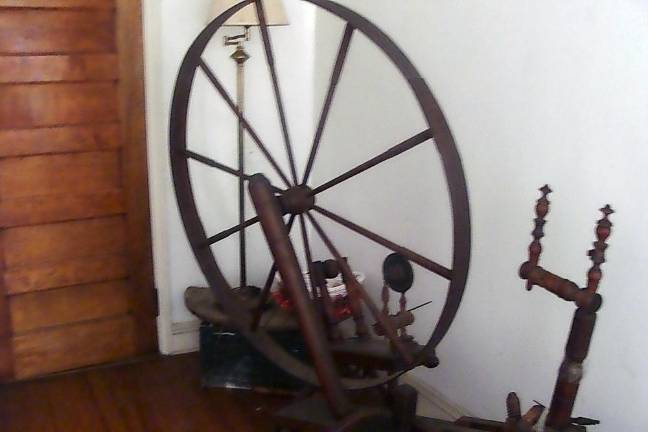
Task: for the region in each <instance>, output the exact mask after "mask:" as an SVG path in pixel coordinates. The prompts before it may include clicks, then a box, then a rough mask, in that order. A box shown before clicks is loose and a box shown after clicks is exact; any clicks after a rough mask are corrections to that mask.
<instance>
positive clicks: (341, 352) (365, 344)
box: [331, 338, 423, 370]
mask: <svg viewBox="0 0 648 432" xmlns="http://www.w3.org/2000/svg"><path fill="white" fill-rule="evenodd" d="M403 345H405V347H406V348H407V349H408V350H409V352H410V353H411V354H412V355H413V356H416V354H418V353H419V352H420V351H421V350H422V349H423V346H422V345H419V344H418V343H416V342H407V343H404V344H403ZM331 351H332V352H333V356H334V357H335V359H336V360H338V361H341V362H348V363H352V364H355V365H359V366H366V367H372V368H375V369H380V370H398V369H399V368H400V367H401V360H400V357H399V355H398V353H395V352H394V351H393V349H392V347H391V345H390V343H389V341H388V340H386V339H357V338H356V339H347V340H344V341H342V342H337V343H332V344H331Z"/></svg>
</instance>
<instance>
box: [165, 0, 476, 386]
mask: <svg viewBox="0 0 648 432" xmlns="http://www.w3.org/2000/svg"><path fill="white" fill-rule="evenodd" d="M301 1H305V2H307V3H311V4H314V5H315V6H317V7H320V8H322V9H323V10H326V11H328V12H330V13H331V14H333V15H335V16H337V17H338V18H340V19H342V20H343V21H344V22H346V23H347V26H346V29H345V33H344V36H343V38H342V43H341V46H340V51H339V52H338V61H337V62H336V66H335V67H334V72H333V77H332V80H331V85H330V87H333V93H331V88H329V95H328V96H327V101H326V102H325V106H324V109H323V113H322V118H321V119H324V123H325V121H326V117H327V115H328V110H329V109H330V107H331V103H332V100H333V94H334V91H335V89H334V87H335V85H336V84H337V83H336V82H335V81H336V80H337V79H339V74H340V72H341V69H342V66H341V65H342V64H343V62H344V58H343V59H342V63H341V64H340V58H341V56H342V55H343V56H344V57H346V51H347V50H348V46H349V43H350V42H351V36H352V35H353V33H354V32H355V31H359V32H361V33H362V34H364V35H365V36H366V37H367V38H368V39H369V40H371V41H372V42H373V43H374V44H375V45H376V46H377V47H378V48H379V49H380V50H381V51H382V52H383V53H384V54H385V55H386V56H387V57H388V58H389V59H390V60H391V61H392V63H393V64H394V65H395V66H396V67H397V68H398V70H399V72H400V73H401V75H402V76H403V78H404V79H405V80H406V81H407V82H408V84H409V86H410V88H411V90H412V92H413V94H414V96H415V98H416V100H417V102H418V104H419V106H420V109H421V111H422V113H423V114H424V116H425V119H426V122H427V124H428V126H429V129H428V130H427V131H423V132H422V133H419V134H417V135H414V136H413V137H412V138H410V139H409V140H406V141H405V142H403V143H400V144H399V145H397V146H394V147H393V148H392V149H390V150H392V151H393V152H398V151H400V153H396V155H399V154H401V153H403V152H405V151H407V150H409V149H410V148H413V147H415V146H417V145H419V144H422V143H424V142H429V141H431V142H432V143H433V144H435V145H436V149H437V151H438V153H439V155H440V157H441V160H442V163H443V169H444V174H445V178H446V181H447V185H448V193H449V195H450V202H451V207H452V208H451V210H452V219H453V258H452V269H451V270H449V269H445V268H443V267H442V266H438V265H437V264H436V263H434V262H432V261H430V260H427V259H426V258H425V257H421V256H418V258H420V260H418V261H415V262H416V263H417V264H419V265H423V266H424V267H426V268H427V269H428V270H429V271H432V272H434V273H437V274H442V275H444V277H446V279H448V280H449V287H448V294H447V296H446V300H445V304H444V307H443V310H442V312H441V316H440V318H439V321H438V322H437V325H436V327H435V328H434V331H433V332H432V335H431V337H430V338H429V340H428V342H427V343H426V345H425V348H424V349H423V351H422V352H421V353H420V357H419V359H417V360H416V361H415V362H414V363H413V365H412V367H414V366H415V365H416V364H417V363H418V362H419V361H420V359H422V358H424V357H425V356H426V355H429V354H431V353H433V352H434V350H435V348H436V347H437V345H438V344H439V343H440V341H441V340H442V339H443V337H444V336H445V335H446V334H447V331H448V329H449V327H450V325H451V324H452V321H453V320H454V318H455V316H456V313H457V310H458V308H459V304H460V303H461V299H462V297H463V292H464V288H465V284H466V280H467V274H468V266H469V260H470V247H471V244H470V212H469V202H468V192H467V188H466V181H465V176H464V172H463V167H462V164H461V159H460V156H459V153H458V151H457V149H456V146H455V143H454V139H453V137H452V133H451V132H450V129H449V127H448V125H447V122H446V120H445V118H444V116H443V113H442V111H441V109H440V107H439V105H438V103H437V102H436V100H435V98H434V96H433V95H432V93H431V91H430V89H429V88H428V86H427V84H426V83H425V81H424V80H423V78H421V77H420V75H419V73H418V72H417V70H416V68H415V67H414V66H413V64H412V63H411V62H410V61H409V59H408V58H407V57H406V56H405V55H404V53H403V52H402V51H401V50H400V48H398V47H397V46H396V44H395V43H394V42H393V41H392V40H391V39H390V38H389V37H388V36H387V35H386V34H385V33H383V32H382V31H381V30H380V29H379V28H378V27H376V26H375V25H374V24H372V23H371V22H369V21H368V20H366V19H365V18H364V17H362V16H360V15H358V14H357V13H355V12H353V11H351V10H350V9H348V8H346V7H344V6H341V5H339V4H336V3H334V2H331V1H329V0H301ZM252 3H255V1H254V0H246V1H243V2H241V3H239V4H237V5H235V6H233V7H232V8H231V9H229V10H228V11H226V12H224V13H223V14H222V15H220V16H219V17H217V18H216V19H215V20H214V21H212V23H210V24H209V25H208V26H207V27H206V28H205V29H204V30H203V32H202V33H201V34H200V35H199V36H198V37H197V38H196V40H195V41H194V42H193V44H192V45H191V47H190V48H189V50H188V52H187V54H186V55H185V58H184V60H183V62H182V65H181V67H180V71H179V74H178V79H177V82H176V86H175V91H174V96H173V102H172V109H171V118H170V157H171V167H172V173H173V182H174V186H175V192H176V198H177V201H178V205H179V209H180V215H181V218H182V221H183V225H184V228H185V232H186V234H187V237H188V239H189V242H190V245H191V248H192V250H193V253H194V256H195V257H196V260H197V262H198V264H199V266H200V268H201V271H202V273H203V274H204V276H205V278H206V279H207V282H208V284H209V286H210V287H211V289H212V291H213V292H214V295H215V297H216V299H217V300H218V302H219V303H220V304H221V305H222V307H223V309H224V310H225V311H226V313H227V315H228V317H229V318H230V319H231V321H232V323H233V324H234V325H235V326H236V327H237V328H238V330H239V331H240V332H241V333H242V334H243V335H244V336H245V337H246V338H248V340H249V341H250V342H251V343H252V344H253V345H254V346H255V347H256V348H257V349H259V350H260V351H261V352H262V353H263V354H264V355H265V356H266V357H267V358H268V359H269V360H271V361H272V362H274V363H275V364H277V365H278V366H279V367H281V368H282V369H284V370H286V371H287V372H289V373H291V374H292V375H294V376H296V377H298V378H300V379H302V380H304V381H306V382H308V383H310V384H313V385H319V383H318V380H317V375H316V373H315V371H314V370H313V368H312V367H311V366H309V365H307V364H304V363H302V362H301V361H299V360H297V359H296V358H294V357H292V355H290V354H289V353H287V352H286V351H284V350H283V349H282V348H280V346H279V345H278V344H277V343H276V342H275V341H274V339H273V338H272V337H271V336H269V335H268V334H267V333H266V332H265V331H263V330H262V329H258V330H256V331H252V330H251V324H252V321H253V318H252V317H250V314H249V312H248V311H247V309H246V308H245V307H244V305H243V304H242V303H241V302H240V300H239V299H238V298H237V297H236V296H234V295H233V294H232V292H231V287H230V285H229V283H228V282H227V280H226V279H225V277H224V276H223V274H222V272H221V271H220V269H219V267H218V265H217V263H216V260H215V258H214V256H213V252H212V251H211V249H210V247H209V246H210V244H212V243H213V241H214V240H215V239H216V241H218V236H212V237H208V236H207V234H206V232H205V229H204V226H203V223H202V220H201V218H200V215H199V212H198V209H197V206H196V201H195V197H194V192H193V186H192V182H191V177H190V169H189V160H190V159H194V160H198V161H199V162H202V163H205V164H207V165H211V166H214V167H216V168H219V169H221V170H223V171H226V172H229V173H230V174H233V173H232V172H230V171H232V170H231V169H229V168H228V167H225V166H222V165H220V164H218V162H216V161H213V160H209V159H208V158H205V157H202V156H201V155H198V154H196V153H193V152H190V151H189V150H188V148H187V115H188V109H189V104H190V98H191V90H192V88H193V84H194V80H195V77H196V74H197V71H198V69H201V70H202V71H203V72H204V73H205V74H206V75H207V76H208V78H209V79H210V81H211V82H212V84H213V85H214V86H216V87H218V86H219V82H218V80H217V78H216V76H215V75H214V74H213V72H211V70H210V69H209V67H208V66H207V64H206V63H204V62H203V60H202V53H203V51H204V50H205V48H206V46H207V44H208V43H209V41H210V40H211V39H212V38H213V36H214V34H215V33H216V32H217V31H218V29H220V27H222V25H223V24H224V23H225V21H227V20H228V19H229V18H230V17H231V16H232V15H234V14H235V13H236V12H238V11H239V10H240V9H242V8H244V7H245V6H248V5H250V4H252ZM264 24H265V22H263V21H262V27H261V31H262V36H263V39H264V46H265V49H266V55H268V49H269V46H271V45H270V43H269V41H270V39H269V36H268V34H267V27H266V26H265V25H264ZM271 52H272V51H271V48H270V53H271ZM270 56H272V54H270ZM269 61H270V60H269ZM271 71H273V70H272V69H271ZM336 72H337V74H338V76H337V78H336V77H335V75H336ZM210 75H211V76H210ZM273 82H274V83H275V91H278V86H277V84H276V83H277V79H276V76H273ZM334 82H335V84H334ZM217 89H218V88H217ZM218 90H219V91H224V89H222V86H221V89H218ZM221 95H223V93H221ZM275 95H278V93H275ZM278 100H279V102H278V105H279V109H280V111H283V107H282V106H281V102H280V95H279V96H278ZM281 115H282V129H283V132H284V138H286V144H287V146H288V148H290V147H289V145H290V144H289V139H288V138H287V136H288V131H287V128H286V127H285V119H284V118H283V114H281ZM323 128H324V126H323V124H322V121H320V125H319V126H318V129H317V132H316V137H315V140H314V145H313V150H312V151H311V154H310V157H309V160H308V163H307V167H306V172H305V174H304V178H303V180H302V182H301V184H306V183H307V180H308V178H309V175H310V172H311V170H312V168H313V165H314V160H315V155H316V154H317V147H318V146H319V139H320V138H321V135H322V132H323ZM250 130H251V127H250V128H249V129H248V132H250ZM428 135H429V136H428ZM432 137H433V138H434V140H432V139H431V138H432ZM253 138H254V135H253ZM257 139H258V137H257ZM259 141H260V139H259ZM261 145H262V144H261ZM394 149H396V150H394ZM289 154H290V153H289ZM383 155H384V154H383ZM387 156H389V155H385V157H387ZM270 157H271V156H270ZM390 157H394V156H390ZM390 157H389V158H390ZM389 158H387V159H389ZM201 159H202V160H201ZM379 159H380V158H379ZM387 159H385V160H387ZM382 162H384V160H383V161H378V162H377V163H376V165H377V164H379V163H382ZM291 164H294V162H293V161H292V158H291ZM274 165H276V164H274ZM274 165H273V166H274ZM373 166H375V165H373ZM275 168H278V167H275ZM369 168H371V167H369ZM369 168H367V169H369ZM228 169H229V171H228ZM278 170H279V171H280V170H281V169H280V168H278ZM234 171H235V170H234ZM351 171H352V170H351ZM363 171H364V170H363ZM363 171H360V172H363ZM237 174H241V173H238V172H236V173H234V175H237ZM347 174H348V173H347ZM352 174H353V173H352ZM357 174H359V173H355V174H353V175H352V176H351V177H353V176H355V175H357ZM293 176H294V172H293ZM281 177H282V178H283V179H284V182H285V183H287V184H288V185H290V186H292V185H291V183H290V180H288V177H287V176H285V175H283V176H281ZM351 177H348V178H346V179H342V180H341V181H339V182H337V183H336V182H335V180H339V179H334V181H331V182H327V183H325V184H323V185H321V186H319V187H317V188H314V193H321V192H323V191H324V190H327V189H329V188H331V187H334V186H335V185H336V184H339V183H341V182H342V181H346V180H347V179H349V178H351ZM295 186H296V185H295ZM314 210H315V211H316V212H318V213H319V214H320V215H323V216H325V217H328V218H329V219H333V220H334V221H337V222H338V223H341V224H343V225H345V226H346V227H347V228H349V229H352V230H355V231H356V232H359V231H357V228H360V229H361V228H362V227H358V226H355V224H353V223H352V222H350V221H347V220H344V219H342V218H340V217H339V216H337V215H335V214H333V213H331V212H328V211H327V210H326V209H321V208H315V209H314ZM307 216H308V217H312V216H311V215H310V213H308V214H307ZM300 219H302V220H301V221H300V222H301V226H302V230H304V228H303V217H301V215H300ZM336 219H337V220H336ZM257 221H258V220H257ZM294 221H295V215H293V216H291V218H290V222H289V224H290V225H291V226H292V224H293V222H294ZM255 222H256V221H255V220H254V218H252V220H250V225H251V224H253V223H255ZM345 223H346V224H345ZM354 228H355V229H354ZM228 231H231V232H223V233H220V237H223V236H226V235H231V234H232V233H233V232H237V230H235V231H232V230H228ZM365 234H367V233H365ZM369 234H373V233H370V232H369ZM365 236H366V235H365ZM378 237H379V236H378ZM223 238H224V237H223ZM372 240H374V241H377V240H376V238H373V239H372ZM379 240H386V239H382V238H380V237H379ZM210 241H212V243H210ZM386 241H388V240H386ZM383 245H384V244H383ZM396 246H397V245H396ZM307 250H308V248H307ZM393 250H395V249H393ZM407 251H408V252H412V251H409V250H407ZM412 253H413V252H412ZM416 255H417V254H415V253H414V255H413V256H409V258H410V259H411V258H412V257H414V258H417V256H416ZM437 266H438V267H437ZM445 270H448V271H449V272H448V273H445ZM271 275H273V272H272V271H271ZM270 279H271V278H270V277H269V278H268V280H270ZM407 370H409V369H405V370H402V371H399V372H398V373H395V374H392V375H389V376H387V377H381V378H377V379H343V380H342V381H343V385H344V387H345V388H347V389H351V390H354V389H362V388H368V387H373V386H376V385H380V384H383V383H385V382H387V381H389V380H392V379H394V378H396V377H397V376H399V375H401V374H402V373H405V372H407Z"/></svg>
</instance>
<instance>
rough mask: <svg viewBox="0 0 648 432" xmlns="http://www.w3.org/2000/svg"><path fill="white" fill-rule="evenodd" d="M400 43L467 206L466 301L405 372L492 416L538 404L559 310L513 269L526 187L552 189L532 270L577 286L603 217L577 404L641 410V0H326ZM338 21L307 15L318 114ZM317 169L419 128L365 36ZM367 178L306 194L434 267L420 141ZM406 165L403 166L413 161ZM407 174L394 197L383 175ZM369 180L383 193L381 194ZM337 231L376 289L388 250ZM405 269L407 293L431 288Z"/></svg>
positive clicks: (438, 243) (629, 415) (424, 295)
mask: <svg viewBox="0 0 648 432" xmlns="http://www.w3.org/2000/svg"><path fill="white" fill-rule="evenodd" d="M340 3H342V4H344V5H347V6H349V7H351V8H353V9H355V10H357V11H358V12H360V13H361V14H363V15H365V16H367V17H368V18H369V19H370V20H372V21H374V22H376V23H377V24H378V25H379V26H381V27H382V28H383V29H384V30H386V32H387V33H388V34H390V35H391V36H392V37H393V38H394V39H395V40H396V42H397V43H398V44H399V45H401V46H402V47H403V48H404V50H405V51H406V53H407V54H408V56H410V58H411V59H412V60H413V62H414V64H415V65H416V66H417V67H418V68H419V70H420V72H421V73H422V75H423V76H424V78H425V79H426V80H427V82H428V83H429V85H430V87H431V88H432V90H433V92H434V93H435V95H436V96H437V98H438V99H439V101H440V103H441V105H442V108H443V109H444V111H445V114H446V118H447V119H448V122H449V124H450V126H451V129H452V131H453V133H454V135H455V138H456V141H457V144H458V147H459V150H460V153H461V154H462V156H463V161H464V166H465V170H466V173H467V179H468V185H469V192H470V197H471V204H472V220H473V245H474V248H473V256H472V267H471V271H470V280H469V284H468V287H467V291H466V296H465V300H464V302H463V304H462V307H461V309H460V313H459V316H458V318H457V320H456V321H455V323H454V325H453V327H452V329H451V332H450V334H449V336H448V337H447V338H446V339H445V340H444V342H443V343H442V344H441V346H440V350H439V353H438V354H439V355H440V358H441V361H442V365H441V366H440V367H439V368H438V369H435V370H421V371H417V372H416V377H417V378H419V379H421V380H424V381H425V382H426V383H427V384H429V385H431V386H433V387H434V388H436V389H438V390H439V391H441V392H442V393H443V394H445V395H446V396H447V397H449V398H450V399H451V400H453V401H455V402H457V403H459V404H460V405H462V406H464V407H465V408H467V409H468V410H470V411H471V412H473V413H474V414H477V415H480V416H486V417H491V418H502V417H503V416H504V401H505V397H506V394H507V392H509V391H511V390H516V391H517V392H518V394H519V395H520V396H521V397H522V399H523V401H524V403H525V404H530V403H531V401H532V399H537V400H539V401H542V402H545V403H547V404H548V403H549V401H550V400H549V399H550V396H551V392H552V390H553V384H554V380H555V376H556V372H557V368H558V365H559V363H560V361H561V359H562V354H563V348H564V342H565V339H566V335H567V332H568V327H569V323H570V320H571V316H572V313H573V309H574V308H573V306H572V305H570V304H567V303H565V302H563V301H561V300H558V299H557V298H555V297H554V296H552V295H550V294H548V293H547V292H545V291H544V290H542V289H537V288H536V289H535V290H534V291H533V292H531V293H528V292H526V291H525V290H524V289H523V282H522V281H521V280H519V278H518V277H517V270H518V266H519V264H520V263H522V262H523V261H524V260H525V256H526V254H527V252H526V248H527V246H528V243H529V242H530V239H531V237H530V235H529V233H530V231H531V229H532V218H533V205H534V202H535V200H536V199H537V197H538V192H537V188H538V187H539V186H541V185H542V184H544V183H549V184H550V185H551V186H552V187H553V188H554V190H555V193H554V194H553V195H552V210H551V213H550V215H549V218H548V219H549V222H548V225H547V227H546V232H547V237H546V239H545V241H544V245H545V252H544V254H543V256H542V259H541V260H542V265H543V266H545V267H546V268H548V269H550V270H553V271H555V272H557V273H558V274H561V275H564V276H565V277H568V278H572V279H573V280H575V281H578V282H579V283H584V281H585V274H586V271H587V269H588V268H589V266H590V262H589V261H588V258H587V257H586V255H585V253H586V251H587V250H588V249H589V248H590V247H591V242H592V241H593V240H594V233H593V228H594V222H595V220H597V219H598V218H599V213H598V208H600V207H601V206H602V205H603V204H605V203H607V202H610V204H612V205H613V206H614V208H615V209H616V210H617V211H618V213H617V214H615V215H614V216H613V218H612V219H613V222H614V224H615V226H614V233H613V235H612V237H611V239H610V244H611V246H610V248H609V251H608V263H607V264H606V265H605V266H604V280H603V282H602V285H601V293H602V295H603V296H604V297H605V304H604V306H603V308H602V310H601V312H600V318H599V323H598V327H597V330H596V334H595V337H594V342H593V346H592V350H591V353H590V356H589V359H588V361H587V365H586V377H585V379H584V382H583V385H582V392H581V395H580V397H579V399H578V402H577V406H576V411H575V414H576V415H582V416H594V417H597V418H600V419H601V420H602V421H603V426H601V427H600V428H597V429H596V430H600V431H619V430H624V431H639V430H642V429H644V428H645V427H644V426H639V425H645V424H646V423H647V422H648V413H647V412H646V410H645V407H646V406H647V405H648V368H646V367H645V362H646V356H647V355H648V342H647V339H646V336H645V331H644V329H645V328H647V327H648V314H646V313H645V307H646V304H648V291H647V290H646V289H645V287H644V286H643V281H645V280H646V279H647V278H648V266H646V265H645V262H646V261H647V260H648V253H647V252H646V244H647V243H648V228H647V227H646V223H645V220H646V217H645V215H646V214H648V202H647V201H646V199H645V196H646V193H647V192H648V171H647V170H646V166H647V164H648V123H647V120H648V85H647V84H646V77H648V3H647V2H646V1H641V0H615V1H612V0H599V1H596V2H591V1H585V0H578V1H577V0H573V1H568V2H566V1H558V0H548V1H542V2H540V1H530V0H501V1H497V2H494V1H490V2H467V1H453V0H435V1H430V0H410V1H407V2H394V1H391V0H353V1H351V0H340ZM341 31H342V27H341V24H339V23H337V22H335V20H332V19H331V18H330V17H329V16H328V15H327V14H326V13H321V14H318V18H317V63H316V68H315V72H316V77H315V86H316V90H317V91H316V97H315V101H316V105H315V106H316V108H315V112H316V113H317V112H318V110H319V108H318V107H319V104H320V103H321V100H322V97H323V94H324V92H325V90H326V87H327V81H328V75H329V73H330V67H331V65H332V62H333V58H334V56H335V52H336V50H337V46H338V43H339V38H340V37H341ZM339 91H340V97H339V98H338V99H336V103H335V105H334V108H333V111H334V113H333V114H332V123H331V124H330V127H329V128H328V129H327V133H326V136H325V141H324V143H323V148H324V150H323V152H322V156H321V158H320V159H319V162H321V163H322V164H321V165H320V166H319V171H316V178H317V180H319V181H323V180H325V179H328V178H329V177H330V176H332V175H334V174H335V173H337V172H341V171H343V170H344V169H346V168H347V167H349V166H352V165H354V163H356V162H358V161H360V160H362V158H364V157H366V156H368V155H371V154H376V153H378V152H380V151H381V150H382V149H385V148H387V147H388V146H390V145H393V144H395V143H397V142H398V141H399V140H400V139H402V138H406V137H407V136H409V135H412V134H413V133H416V132H418V131H419V130H420V129H417V128H419V127H420V125H421V119H420V116H419V114H418V113H417V112H416V110H415V107H414V106H413V104H412V103H411V101H409V98H408V94H407V93H405V91H404V89H403V87H402V85H401V84H395V75H394V71H393V70H392V69H391V66H388V65H387V63H386V61H385V60H384V59H383V58H381V57H380V56H379V55H378V54H377V53H375V52H373V51H370V50H369V47H368V44H367V42H366V41H365V40H362V38H359V39H356V40H354V42H353V45H352V48H351V52H350V55H349V65H348V67H347V68H346V69H345V72H344V77H343V81H342V83H341V84H340V90H339ZM415 151H416V152H418V153H416V154H415V155H407V156H403V157H402V158H400V159H399V160H398V161H395V163H394V165H392V166H391V167H388V168H381V169H380V170H378V171H376V172H373V173H368V174H367V177H365V178H362V179H360V180H359V184H358V185H354V186H349V187H346V186H345V187H343V188H341V189H339V191H338V192H337V193H336V194H333V195H330V196H327V197H323V198H322V200H321V201H320V202H322V203H325V204H326V205H328V206H329V207H331V208H333V209H336V210H338V211H339V212H341V213H343V214H345V215H347V216H349V217H352V218H354V219H355V220H358V221H360V222H362V223H366V224H368V225H369V226H371V227H373V228H374V229H376V230H377V231H379V232H383V233H386V234H389V236H391V237H392V238H394V239H395V240H400V241H402V242H403V243H405V244H406V245H408V246H411V247H415V248H416V249H417V250H421V251H423V252H426V253H430V254H431V255H432V257H434V258H436V259H438V260H439V261H441V262H443V263H446V264H448V263H449V254H448V251H447V247H448V244H449V241H450V240H449V238H448V235H447V234H443V233H444V232H447V231H448V230H449V225H448V223H449V213H448V211H447V205H444V200H445V199H446V198H445V191H444V185H443V183H442V181H443V178H442V176H440V174H439V166H438V161H437V160H436V159H435V158H434V154H433V152H432V151H431V149H429V148H424V149H417V150H415ZM415 170H416V171H417V172H418V174H416V175H413V174H412V172H414V171H415ZM405 182H413V183H411V184H413V185H415V186H412V187H410V188H408V189H406V190H405V191H399V189H398V185H402V184H405ZM378 187H385V188H386V189H383V190H382V191H381V192H379V191H377V188H378ZM335 238H336V240H338V241H339V242H340V243H341V244H343V245H344V250H345V252H346V253H348V254H349V256H351V257H352V260H353V261H354V263H355V264H356V266H357V267H360V269H361V270H364V271H366V272H368V273H370V275H369V278H368V279H369V285H370V286H372V287H373V289H374V293H377V292H378V287H379V273H378V269H379V262H380V259H381V258H382V257H383V256H384V255H385V254H386V251H384V250H379V249H378V248H374V247H373V246H370V245H368V244H365V243H360V242H359V241H355V240H352V236H350V235H348V232H345V231H343V230H340V231H336V234H335ZM434 283H435V281H434V280H433V279H430V278H424V277H419V278H418V286H417V294H415V295H413V296H412V297H414V298H415V300H417V301H418V300H425V299H428V298H435V299H438V301H437V302H436V305H435V307H433V308H432V309H428V310H427V312H426V313H424V314H422V315H423V316H419V322H418V324H417V330H416V332H417V335H418V336H420V337H423V336H427V334H429V331H428V330H426V328H428V327H429V326H430V325H431V323H432V322H436V315H437V313H438V307H439V305H440V303H441V299H442V295H443V291H441V290H439V289H437V288H436V287H435V286H433V284H434Z"/></svg>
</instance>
